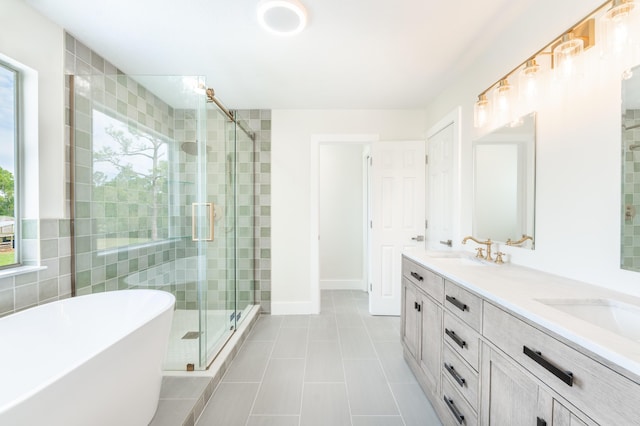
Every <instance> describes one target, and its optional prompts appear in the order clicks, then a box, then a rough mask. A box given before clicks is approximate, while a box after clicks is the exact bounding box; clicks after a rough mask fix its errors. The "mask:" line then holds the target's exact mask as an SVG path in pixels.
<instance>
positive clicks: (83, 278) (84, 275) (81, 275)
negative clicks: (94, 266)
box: [76, 270, 91, 289]
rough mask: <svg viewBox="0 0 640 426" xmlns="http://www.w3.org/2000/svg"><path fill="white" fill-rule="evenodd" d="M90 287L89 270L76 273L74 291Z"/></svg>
mask: <svg viewBox="0 0 640 426" xmlns="http://www.w3.org/2000/svg"><path fill="white" fill-rule="evenodd" d="M89 286H91V270H88V271H82V272H78V273H76V289H78V288H84V287H89Z"/></svg>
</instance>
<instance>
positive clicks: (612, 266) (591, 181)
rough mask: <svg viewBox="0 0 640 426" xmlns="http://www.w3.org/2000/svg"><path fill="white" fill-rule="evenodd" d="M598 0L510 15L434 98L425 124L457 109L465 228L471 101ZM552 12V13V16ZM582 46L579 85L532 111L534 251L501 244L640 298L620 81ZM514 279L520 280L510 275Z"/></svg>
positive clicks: (466, 227) (464, 226) (537, 264)
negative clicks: (628, 236)
mask: <svg viewBox="0 0 640 426" xmlns="http://www.w3.org/2000/svg"><path fill="white" fill-rule="evenodd" d="M545 3H548V4H545ZM600 4H601V1H600V0H588V1H585V0H568V1H563V2H556V1H554V2H550V1H549V0H544V1H541V2H539V3H536V5H535V6H532V9H531V10H530V11H529V13H527V14H526V19H523V20H522V21H521V22H514V23H513V24H512V25H511V26H510V27H509V29H508V31H507V32H506V33H504V34H501V35H500V37H499V39H498V40H497V41H496V43H495V44H494V46H493V48H492V50H491V51H490V52H488V53H487V54H486V55H485V56H483V57H482V58H481V60H480V61H478V62H476V63H475V64H474V65H473V66H472V67H470V69H469V70H468V72H467V73H466V74H464V75H463V76H462V77H461V78H459V79H457V80H456V81H453V82H452V84H451V85H450V86H449V87H448V88H447V89H445V90H444V91H443V93H442V94H441V95H440V96H439V97H438V99H437V100H436V101H435V102H434V103H433V104H432V105H430V107H429V109H428V114H427V119H428V123H429V126H431V125H433V123H435V122H437V121H438V119H439V118H440V117H441V116H443V115H444V114H446V113H447V112H448V111H450V110H451V109H452V108H454V107H455V106H457V105H461V106H462V126H461V137H462V171H463V173H462V176H461V179H462V188H461V189H462V200H463V201H462V209H461V211H462V213H463V216H462V219H461V220H462V223H461V234H460V235H458V236H457V239H456V240H457V241H456V243H457V246H458V247H459V248H465V249H470V248H471V247H468V246H462V247H461V246H460V244H459V241H460V239H461V238H462V237H463V236H464V235H469V234H470V233H471V216H470V214H471V213H470V212H471V188H472V176H471V170H472V167H471V163H472V151H471V143H472V140H473V138H474V137H476V136H477V135H476V134H475V133H474V132H475V131H474V129H473V127H472V124H473V123H472V122H473V103H474V102H475V100H476V99H477V96H478V94H480V93H481V92H483V91H484V90H485V89H486V88H487V87H489V86H490V85H491V84H493V83H494V82H495V81H497V80H498V79H499V78H501V77H502V76H503V75H505V74H506V73H507V72H509V71H510V70H511V69H513V68H514V67H515V66H517V65H518V64H519V63H521V62H523V61H524V60H526V59H527V58H528V57H529V56H530V55H532V54H534V53H535V52H536V51H537V50H539V49H541V48H542V47H544V46H545V45H546V44H547V43H549V42H550V41H551V40H553V39H555V38H556V37H557V36H559V35H560V34H562V33H563V32H564V31H565V30H566V29H568V28H570V27H571V26H572V25H573V24H575V23H576V22H578V21H579V20H580V19H582V18H583V17H584V16H586V15H587V14H589V13H590V12H591V11H592V10H594V9H595V8H596V7H598V6H599V5H600ZM550 10H553V13H549V11H550ZM596 51H597V49H591V50H590V51H588V52H586V55H587V67H586V68H587V70H588V72H587V77H586V79H585V81H584V82H583V83H582V84H583V86H582V87H572V88H566V89H563V91H564V92H565V93H557V92H556V93H547V95H546V96H545V99H544V101H543V104H542V105H541V107H540V108H539V109H538V111H537V112H538V114H537V120H538V121H537V153H536V155H537V158H536V159H537V168H536V172H537V175H536V232H535V236H536V249H535V250H534V251H531V250H523V249H515V248H509V247H503V246H501V247H500V250H502V251H505V252H508V253H510V254H511V256H510V257H511V261H512V262H513V263H518V264H522V265H525V266H529V267H532V268H535V269H539V270H543V271H548V272H551V273H555V274H558V275H563V276H567V277H570V278H574V279H578V280H581V281H586V282H589V283H594V284H598V285H602V286H605V287H609V288H612V289H616V290H620V291H623V292H628V293H631V294H634V295H640V275H639V274H638V273H633V272H629V271H624V270H621V269H620V267H619V263H620V237H619V235H620V220H621V207H620V175H621V160H620V149H621V148H620V144H621V142H620V78H619V74H616V73H613V72H612V71H611V69H609V68H608V66H607V61H600V60H599V59H598V58H597V52H596ZM514 285H517V282H514Z"/></svg>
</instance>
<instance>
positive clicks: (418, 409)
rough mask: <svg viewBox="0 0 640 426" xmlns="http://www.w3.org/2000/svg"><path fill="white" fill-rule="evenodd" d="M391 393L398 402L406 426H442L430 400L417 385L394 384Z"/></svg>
mask: <svg viewBox="0 0 640 426" xmlns="http://www.w3.org/2000/svg"><path fill="white" fill-rule="evenodd" d="M391 391H392V392H393V394H394V396H395V397H396V401H398V406H399V408H400V414H401V415H402V418H403V419H404V422H405V424H406V426H422V425H430V426H431V425H433V426H436V425H441V423H440V420H439V419H438V416H437V415H436V413H435V411H434V410H433V407H432V406H431V404H430V403H429V400H428V399H427V397H426V396H425V395H424V393H423V392H422V389H421V388H420V386H419V385H418V384H417V383H412V384H403V383H392V384H391Z"/></svg>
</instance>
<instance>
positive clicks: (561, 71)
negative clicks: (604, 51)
mask: <svg viewBox="0 0 640 426" xmlns="http://www.w3.org/2000/svg"><path fill="white" fill-rule="evenodd" d="M583 48H584V42H583V41H582V39H579V38H575V37H574V34H573V33H571V32H569V33H566V34H564V35H563V36H562V41H561V42H560V44H558V45H557V46H556V47H555V49H553V66H554V68H555V70H556V75H557V76H558V77H559V78H560V79H563V80H567V79H570V78H572V77H575V76H576V75H577V74H578V69H579V66H578V63H577V62H578V60H579V58H580V55H582V51H583Z"/></svg>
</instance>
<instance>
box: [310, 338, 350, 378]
mask: <svg viewBox="0 0 640 426" xmlns="http://www.w3.org/2000/svg"><path fill="white" fill-rule="evenodd" d="M304 381H305V382H344V369H343V368H342V356H341V353H340V344H339V343H338V342H337V341H331V340H318V341H311V342H309V347H308V348H307V365H306V368H305V375H304Z"/></svg>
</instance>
